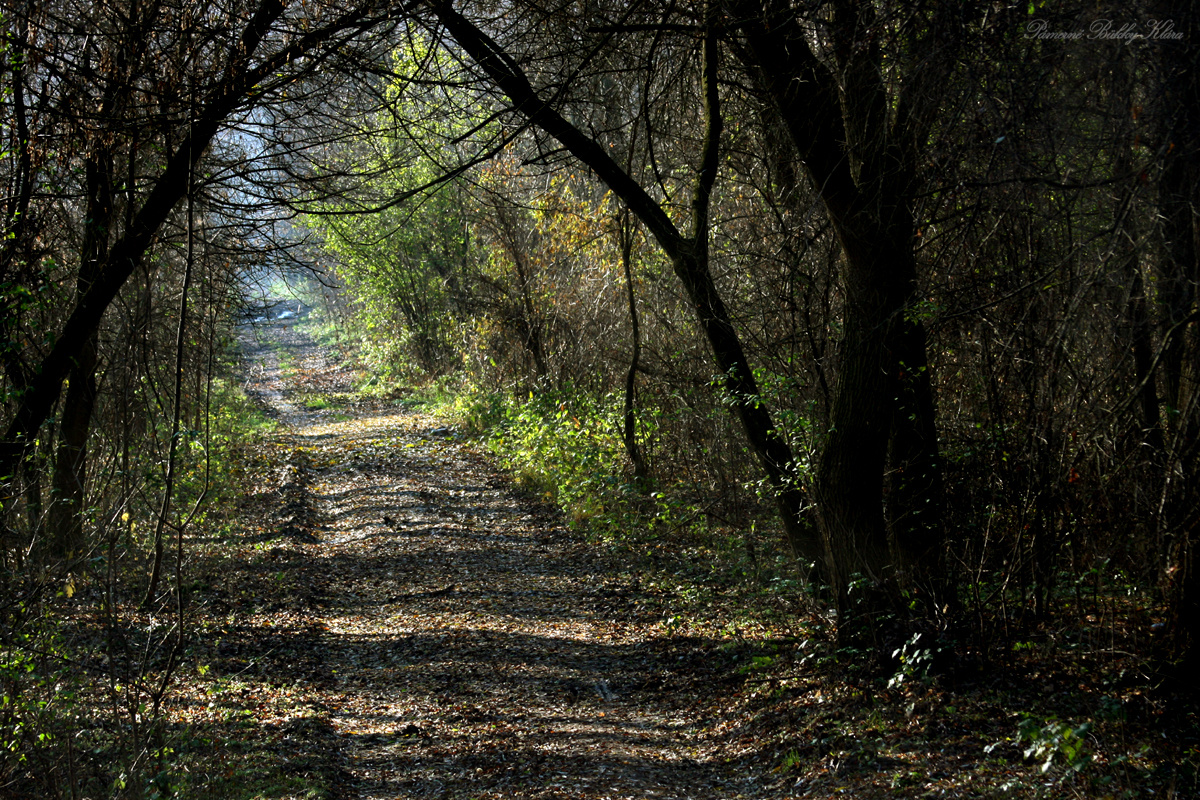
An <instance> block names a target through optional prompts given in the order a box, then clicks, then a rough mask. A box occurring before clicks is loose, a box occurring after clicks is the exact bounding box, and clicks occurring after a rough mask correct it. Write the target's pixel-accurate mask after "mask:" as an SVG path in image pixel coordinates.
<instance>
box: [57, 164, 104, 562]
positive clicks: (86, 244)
mask: <svg viewBox="0 0 1200 800" xmlns="http://www.w3.org/2000/svg"><path fill="white" fill-rule="evenodd" d="M112 167H113V160H112V156H111V155H110V154H108V153H103V152H101V153H96V154H92V155H91V156H90V157H89V158H88V160H87V164H86V180H87V188H86V192H87V208H86V212H85V213H86V219H85V220H84V236H83V247H82V251H81V255H80V260H79V279H78V286H77V289H76V296H77V297H83V296H84V295H86V294H87V292H88V290H89V289H90V288H91V286H92V283H93V281H95V279H96V276H97V275H98V273H99V265H100V260H101V259H102V258H103V255H104V253H105V251H106V250H107V249H108V240H109V234H110V226H111V224H112V220H113V207H112V177H111V176H112ZM97 364H98V360H97V353H96V333H95V331H93V332H92V333H91V334H90V335H89V336H88V337H87V339H86V341H85V342H84V343H83V346H82V347H81V348H80V350H79V354H78V355H77V356H76V358H75V362H74V364H72V366H71V371H70V375H69V377H68V384H67V396H66V399H65V400H64V402H63V407H62V415H61V417H60V421H59V426H58V453H57V455H56V457H55V461H54V479H53V482H52V489H51V500H50V509H49V517H48V520H47V523H48V524H47V534H48V536H49V543H48V544H49V547H48V549H47V552H46V555H47V557H49V558H53V559H68V560H69V559H72V558H78V557H79V556H81V555H82V553H83V550H84V547H85V546H86V542H84V536H83V522H84V516H85V512H86V508H85V503H86V501H87V472H88V447H87V445H88V436H89V435H90V433H91V428H92V412H93V411H94V409H95V406H96V367H97Z"/></svg>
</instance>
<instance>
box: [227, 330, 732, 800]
mask: <svg viewBox="0 0 1200 800" xmlns="http://www.w3.org/2000/svg"><path fill="white" fill-rule="evenodd" d="M268 333H270V332H269V331H268ZM274 333H275V335H276V336H278V337H281V338H283V340H284V341H283V343H282V349H275V350H273V349H271V347H270V346H267V345H262V346H260V347H259V348H257V349H256V350H254V351H253V352H252V353H251V359H252V360H253V359H258V365H259V369H257V370H256V373H255V374H254V375H252V377H251V379H252V382H253V388H255V390H256V391H257V392H258V394H259V396H260V397H262V398H263V399H264V400H265V401H267V402H269V403H270V404H271V405H272V407H273V408H274V410H275V413H276V414H277V415H278V418H279V420H280V421H281V423H282V424H283V426H284V430H283V432H282V433H281V434H280V437H281V441H282V442H283V444H284V445H285V446H286V447H287V448H290V458H289V467H288V469H289V470H290V472H289V473H288V476H287V482H288V485H290V486H291V487H292V491H291V494H290V495H289V496H288V501H287V506H288V514H287V515H285V516H286V519H285V520H284V524H283V530H284V532H285V534H286V536H285V539H286V541H284V542H282V543H280V544H277V545H276V546H275V548H274V549H273V551H272V552H273V554H274V556H273V557H274V558H275V560H276V561H278V562H279V563H280V564H285V563H296V562H299V561H303V562H304V568H303V574H304V580H305V581H307V589H305V590H304V591H305V592H307V597H308V599H309V601H310V602H309V603H308V608H307V609H306V611H305V613H306V615H307V619H306V620H305V624H304V625H301V626H299V627H303V629H304V630H308V631H318V632H319V635H317V637H316V638H315V639H314V638H313V637H312V636H309V637H308V639H307V640H306V642H305V648H306V649H308V650H309V652H307V653H305V654H303V656H302V657H300V658H298V659H297V660H296V662H295V663H297V664H300V663H302V662H305V661H308V662H312V661H314V660H316V661H319V662H320V666H319V667H316V668H314V667H313V666H312V664H311V663H310V664H309V668H308V672H309V674H310V675H312V676H315V677H314V679H313V680H311V681H310V683H309V685H310V686H311V689H312V692H313V694H312V696H311V698H310V699H309V702H308V703H307V704H306V705H305V706H304V707H305V708H316V709H319V714H320V715H321V716H322V718H323V719H324V720H325V721H326V722H327V724H328V727H329V733H330V734H331V735H330V736H329V737H328V739H329V741H328V745H332V743H333V742H336V747H337V752H336V754H331V755H330V758H331V760H332V761H333V762H335V763H336V767H337V769H338V770H339V771H340V774H341V778H340V779H339V781H338V785H339V789H338V791H339V792H341V794H342V795H343V796H346V797H358V798H364V799H365V798H449V797H463V798H466V797H472V798H502V797H503V798H521V797H529V798H535V797H536V798H559V797H562V798H567V797H570V798H576V797H578V798H588V797H597V798H599V797H606V798H649V797H663V798H689V797H694V798H702V797H736V796H738V795H739V794H740V793H741V791H743V790H746V789H750V788H751V787H752V785H753V784H754V782H755V778H754V777H753V776H751V775H748V774H746V773H745V772H743V773H741V774H738V775H734V774H731V773H730V772H729V771H728V770H727V769H726V768H725V767H724V765H723V763H722V762H723V760H722V759H718V758H716V757H715V750H714V748H713V747H712V743H711V742H709V741H708V740H707V739H706V737H705V736H704V735H703V733H704V730H705V721H704V707H703V698H704V696H705V693H704V692H698V691H695V689H694V687H695V680H696V678H697V676H698V675H699V676H701V678H703V676H704V675H705V674H706V670H707V669H708V665H706V664H705V663H704V657H703V653H704V651H705V650H706V649H708V648H709V647H711V646H712V644H713V643H710V642H705V641H702V640H694V639H693V640H685V641H681V640H680V638H679V637H676V638H673V639H672V638H669V637H667V636H666V634H665V633H664V632H663V629H662V626H661V625H660V624H659V618H658V615H657V613H656V611H655V607H654V604H653V598H652V592H650V591H649V590H646V589H643V587H641V586H640V585H639V584H638V582H637V580H636V579H635V578H630V577H628V576H627V575H626V574H623V573H621V572H619V571H615V570H614V569H613V565H612V564H611V563H610V562H608V561H606V555H605V554H604V553H603V552H602V551H599V550H597V549H596V548H595V547H594V546H591V545H589V544H588V543H586V542H584V541H582V540H581V539H580V538H579V537H577V536H576V535H574V534H573V533H572V532H570V531H568V530H567V529H566V528H564V527H563V525H562V523H561V521H560V520H559V519H558V517H557V516H556V515H555V514H554V513H553V512H552V511H551V510H549V509H547V508H544V507H541V506H538V505H537V504H535V503H532V502H531V501H530V500H528V499H527V498H524V497H522V496H521V495H520V494H519V493H517V492H515V491H514V490H513V489H512V487H511V486H510V484H509V481H508V480H507V479H506V477H505V476H504V475H503V474H501V473H499V472H498V471H496V470H495V468H494V467H492V466H491V465H490V464H489V462H488V461H487V459H486V458H484V457H483V456H481V455H480V454H479V453H477V452H475V451H474V450H472V449H471V448H470V447H469V446H467V445H464V444H463V443H462V442H461V441H460V440H459V437H458V436H457V435H456V434H455V433H454V432H453V431H451V430H448V429H446V428H444V427H442V426H441V423H439V422H438V421H437V420H435V419H433V418H431V417H429V416H427V415H424V414H421V413H419V412H417V411H415V410H412V409H406V408H402V407H398V406H397V405H396V404H395V403H393V402H387V401H372V402H366V401H359V402H354V403H350V402H346V401H344V400H341V401H339V400H338V399H337V393H338V392H346V391H348V390H349V389H350V385H349V382H350V380H351V378H352V376H351V374H350V372H349V371H348V370H347V369H346V368H345V367H344V366H343V365H340V364H339V363H337V361H336V359H332V358H330V357H329V356H328V354H327V353H325V352H323V351H322V350H320V349H319V348H317V347H316V346H315V345H313V344H312V343H311V342H310V341H308V340H307V339H305V338H304V337H303V336H302V335H301V334H299V333H298V332H297V331H295V330H294V329H292V330H290V331H283V330H276V331H274ZM279 353H284V354H286V359H285V360H286V361H287V362H288V363H287V365H286V366H281V364H280V358H279ZM276 669H281V670H285V671H286V670H287V669H288V665H287V663H277V665H276ZM681 672H686V673H687V675H688V676H689V677H688V680H687V681H686V685H687V686H688V687H692V688H689V689H688V691H678V690H676V691H672V690H671V688H672V686H673V679H674V678H675V677H676V676H677V675H678V674H680V673H681ZM276 677H278V676H276ZM712 677H713V679H714V681H717V682H719V681H720V676H718V675H716V674H713V675H712ZM679 685H680V686H682V685H684V684H679Z"/></svg>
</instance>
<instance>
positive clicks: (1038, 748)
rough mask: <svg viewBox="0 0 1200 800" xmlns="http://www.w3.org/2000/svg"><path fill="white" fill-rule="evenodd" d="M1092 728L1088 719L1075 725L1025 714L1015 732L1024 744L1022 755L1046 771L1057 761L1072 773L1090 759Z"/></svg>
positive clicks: (1085, 764)
mask: <svg viewBox="0 0 1200 800" xmlns="http://www.w3.org/2000/svg"><path fill="white" fill-rule="evenodd" d="M1091 729H1092V724H1091V723H1090V722H1085V723H1083V724H1082V725H1078V726H1074V725H1070V724H1068V723H1066V722H1062V721H1060V720H1058V719H1056V718H1054V717H1051V718H1049V719H1045V720H1039V719H1038V718H1037V717H1035V716H1034V715H1032V714H1025V715H1024V718H1023V719H1022V720H1021V722H1020V724H1019V725H1018V726H1017V734H1018V737H1019V738H1020V740H1021V741H1023V742H1025V743H1026V744H1027V746H1026V748H1025V757H1026V758H1033V759H1036V760H1038V761H1041V762H1042V766H1041V770H1042V772H1049V771H1050V769H1051V768H1052V767H1054V766H1055V765H1056V764H1061V765H1062V766H1064V767H1065V768H1066V771H1067V773H1068V774H1071V773H1077V772H1082V771H1083V770H1084V769H1085V768H1086V767H1087V765H1088V764H1090V763H1091V762H1092V754H1091V747H1090V746H1089V745H1088V740H1087V736H1088V733H1089V732H1090V731H1091Z"/></svg>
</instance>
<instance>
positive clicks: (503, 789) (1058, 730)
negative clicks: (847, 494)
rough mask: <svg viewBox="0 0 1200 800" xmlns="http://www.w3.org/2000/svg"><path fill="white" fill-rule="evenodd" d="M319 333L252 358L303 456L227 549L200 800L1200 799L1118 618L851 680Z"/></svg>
mask: <svg viewBox="0 0 1200 800" xmlns="http://www.w3.org/2000/svg"><path fill="white" fill-rule="evenodd" d="M294 322H295V320H294V319H290V320H283V321H275V322H271V323H268V324H265V325H262V326H260V327H259V329H258V330H257V333H256V335H255V337H254V340H253V341H252V342H249V343H248V344H247V348H246V359H247V366H248V374H249V381H248V388H249V389H250V390H251V392H252V393H253V394H255V395H257V396H258V397H259V398H261V400H262V401H263V402H264V403H265V404H266V405H267V406H269V409H270V412H269V413H271V414H273V415H275V416H276V417H277V419H278V422H279V428H278V430H277V433H276V434H275V435H274V436H273V437H272V438H271V440H270V441H268V442H267V443H265V444H263V445H262V446H261V447H259V448H257V450H256V456H255V460H254V462H253V464H252V469H250V471H249V474H250V475H251V476H252V478H251V480H250V481H249V483H248V485H247V486H246V487H245V488H246V499H245V501H244V502H243V505H242V509H241V517H240V520H239V523H238V525H237V526H235V531H236V532H235V534H234V535H233V537H232V538H231V539H229V540H222V541H213V542H211V543H209V544H208V545H207V546H205V547H204V548H203V550H202V552H203V556H202V562H203V563H202V566H201V567H200V572H201V575H200V580H199V581H198V582H197V589H196V593H195V597H194V600H195V603H196V604H195V608H196V609H198V611H197V613H198V614H199V619H198V620H197V622H196V625H197V628H198V636H197V642H196V644H195V646H194V647H193V652H192V655H193V656H194V664H195V669H192V670H188V671H187V673H186V675H185V676H184V681H183V686H182V687H181V688H180V690H179V691H178V692H176V693H175V695H174V698H175V699H174V701H173V705H172V706H171V707H170V709H169V711H168V715H169V717H170V719H171V721H172V722H174V723H177V724H178V725H179V728H178V729H179V730H181V731H187V732H188V733H187V734H186V735H183V734H181V739H180V741H179V742H178V744H177V747H176V750H177V753H178V759H179V765H180V767H181V769H186V770H188V771H189V772H190V778H189V790H188V794H189V796H195V797H214V798H236V797H297V798H363V799H364V800H366V799H367V798H371V799H374V798H597V799H598V798H611V799H612V800H617V799H618V798H637V799H641V798H674V799H682V798H747V799H749V798H793V797H797V798H798V797H855V798H884V797H913V798H916V797H922V798H924V797H1037V796H1042V797H1107V796H1111V797H1141V796H1146V797H1150V796H1153V797H1172V796H1174V797H1189V796H1196V778H1195V766H1196V764H1197V762H1200V756H1198V753H1197V749H1196V747H1197V742H1196V739H1195V709H1194V707H1193V706H1191V705H1190V704H1189V703H1188V702H1186V701H1183V700H1180V699H1177V698H1176V699H1172V698H1170V697H1167V696H1165V695H1163V694H1161V693H1154V692H1151V691H1149V690H1147V689H1146V688H1145V684H1144V680H1143V676H1142V674H1141V673H1140V672H1139V670H1141V669H1142V662H1141V661H1140V660H1139V659H1138V657H1137V656H1136V655H1134V654H1130V653H1125V652H1122V651H1121V650H1120V649H1119V646H1118V645H1116V644H1114V643H1112V642H1110V643H1108V644H1105V643H1103V642H1101V641H1100V638H1099V637H1100V633H1102V630H1101V628H1102V626H1103V624H1104V622H1103V620H1100V621H1098V622H1097V623H1096V625H1097V626H1099V627H1097V628H1096V630H1094V631H1093V632H1092V635H1091V636H1092V638H1091V639H1085V640H1081V641H1083V644H1082V645H1081V646H1080V647H1079V648H1078V649H1077V651H1068V650H1064V649H1063V648H1062V647H1061V646H1060V645H1061V642H1058V641H1056V640H1055V637H1054V636H1052V635H1050V634H1048V633H1047V632H1045V631H1041V632H1039V631H1031V632H1030V634H1029V637H1028V640H1027V643H1025V644H1023V645H1022V646H1021V647H1017V648H1012V649H1011V653H1010V655H1009V656H1008V657H1006V658H1005V659H1004V660H1003V661H1002V662H999V663H998V662H996V660H995V659H971V658H970V657H968V656H963V657H961V658H958V657H956V663H957V664H958V666H956V667H954V668H953V669H950V670H948V671H944V672H942V673H941V674H939V675H938V676H932V677H931V676H929V675H927V674H925V672H924V669H923V668H924V666H926V665H924V664H922V663H920V661H919V659H918V661H917V662H916V663H915V665H914V666H912V667H911V668H910V670H909V673H908V674H907V675H900V676H899V678H900V680H889V677H888V676H887V675H884V676H882V677H880V676H879V675H874V676H867V675H865V674H861V673H855V672H854V671H853V670H852V669H849V668H848V667H847V665H846V662H847V658H846V657H845V655H844V654H843V656H842V658H841V659H838V658H836V657H835V656H834V653H833V648H832V645H831V644H830V643H829V642H828V641H827V640H826V638H827V637H825V638H822V635H821V634H820V631H821V630H822V624H821V620H820V619H819V618H816V617H815V616H814V612H812V611H811V610H810V609H808V608H806V606H805V605H804V604H803V602H802V601H801V600H798V599H797V597H796V596H789V595H784V594H779V593H766V592H762V593H757V594H756V593H753V592H747V591H744V590H739V591H736V592H735V591H732V590H728V587H723V586H719V585H705V583H704V579H703V577H702V574H701V573H702V570H700V571H699V572H698V571H696V570H695V569H691V570H690V571H689V565H688V563H687V561H686V559H683V558H682V557H680V558H679V559H673V557H672V554H671V553H666V554H664V555H663V556H662V557H660V558H658V559H657V560H656V562H655V563H653V564H652V563H651V562H649V561H647V560H645V559H642V558H638V557H634V556H632V555H631V554H630V553H629V552H628V551H623V550H621V549H619V548H614V547H612V546H610V545H604V544H597V543H594V542H591V541H589V540H588V539H587V537H586V536H585V535H583V534H582V533H579V532H576V531H573V530H571V529H569V528H568V527H567V526H566V525H565V524H564V522H563V520H562V519H561V518H560V517H559V516H558V515H557V514H556V512H555V511H554V510H553V509H551V508H548V507H546V506H544V505H540V504H539V503H537V502H536V501H535V500H534V499H532V498H530V497H529V496H527V495H524V494H522V493H521V492H520V491H519V490H517V489H516V488H515V487H514V486H513V484H512V482H511V480H510V479H509V478H508V477H507V476H506V475H505V474H503V473H502V472H500V471H499V470H497V468H496V467H494V466H493V464H492V463H491V462H490V461H489V459H488V458H487V457H486V456H485V455H484V454H483V453H482V452H481V450H480V449H478V448H477V447H474V446H472V444H471V443H470V442H469V441H465V440H464V439H463V438H462V437H460V436H459V435H458V434H457V433H456V432H455V431H453V430H451V429H449V428H446V427H445V423H444V422H442V421H440V420H438V419H435V418H432V417H430V416H428V415H426V414H424V413H421V412H420V411H419V410H418V409H417V408H414V406H415V405H416V404H414V403H412V402H406V399H405V398H404V397H399V398H392V399H375V400H367V399H362V398H361V397H359V396H358V395H357V394H356V393H355V392H354V386H355V384H356V383H358V382H360V381H361V379H362V375H361V374H360V373H358V372H357V371H356V369H355V367H354V366H353V364H352V363H351V362H350V361H348V360H343V359H342V358H341V357H340V356H339V355H338V354H337V353H336V351H333V350H329V349H324V348H321V347H319V346H317V345H316V344H315V343H314V342H313V341H312V340H311V339H309V338H308V337H307V336H306V335H305V334H304V333H302V332H301V331H300V330H298V329H297V328H295V327H293V326H292V325H291V323H294ZM691 566H692V567H695V566H696V565H695V564H694V562H693V563H692V565H691ZM701 566H702V565H701ZM1101 616H1103V615H1101ZM806 618H808V619H807V621H806ZM1114 630H1115V628H1114ZM1081 635H1082V636H1085V637H1086V636H1087V635H1088V634H1087V631H1083V633H1082V634H1081ZM1114 641H1115V639H1114ZM1089 642H1090V643H1089ZM1064 654H1065V655H1064ZM851 660H852V659H851ZM893 677H896V676H893ZM889 683H890V685H889ZM1085 723H1086V724H1087V725H1088V727H1085V728H1082V729H1081V727H1080V726H1084V725H1085ZM1076 731H1078V732H1079V734H1080V735H1079V737H1078V738H1075V737H1074V733H1075V732H1076ZM1039 745H1040V747H1041V749H1040V750H1039V751H1038V752H1031V753H1030V756H1029V757H1026V755H1025V753H1026V751H1027V750H1028V749H1030V748H1037V747H1038V746H1039ZM1046 763H1048V768H1047V769H1046V771H1045V772H1043V771H1042V769H1041V767H1042V765H1043V764H1046ZM1072 764H1073V765H1074V766H1075V767H1076V769H1074V770H1072V769H1071V766H1072Z"/></svg>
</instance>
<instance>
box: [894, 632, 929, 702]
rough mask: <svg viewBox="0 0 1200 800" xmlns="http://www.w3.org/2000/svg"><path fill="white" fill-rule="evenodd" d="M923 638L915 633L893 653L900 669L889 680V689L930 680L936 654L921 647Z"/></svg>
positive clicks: (922, 635)
mask: <svg viewBox="0 0 1200 800" xmlns="http://www.w3.org/2000/svg"><path fill="white" fill-rule="evenodd" d="M923 637H924V634H922V633H914V634H913V636H912V638H911V639H909V640H908V641H907V642H905V643H904V644H903V645H901V646H900V647H898V648H896V649H895V650H894V651H892V658H894V659H896V660H897V661H899V664H900V668H899V669H898V670H897V671H896V674H894V675H893V676H892V677H891V678H890V679H889V680H888V684H887V685H888V688H889V689H894V688H896V687H899V686H902V685H904V684H905V683H909V682H912V681H925V680H927V679H928V677H929V668H930V667H931V666H932V665H933V660H934V657H935V655H936V653H935V651H934V649H933V648H930V647H923V646H922V645H921V639H922V638H923Z"/></svg>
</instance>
